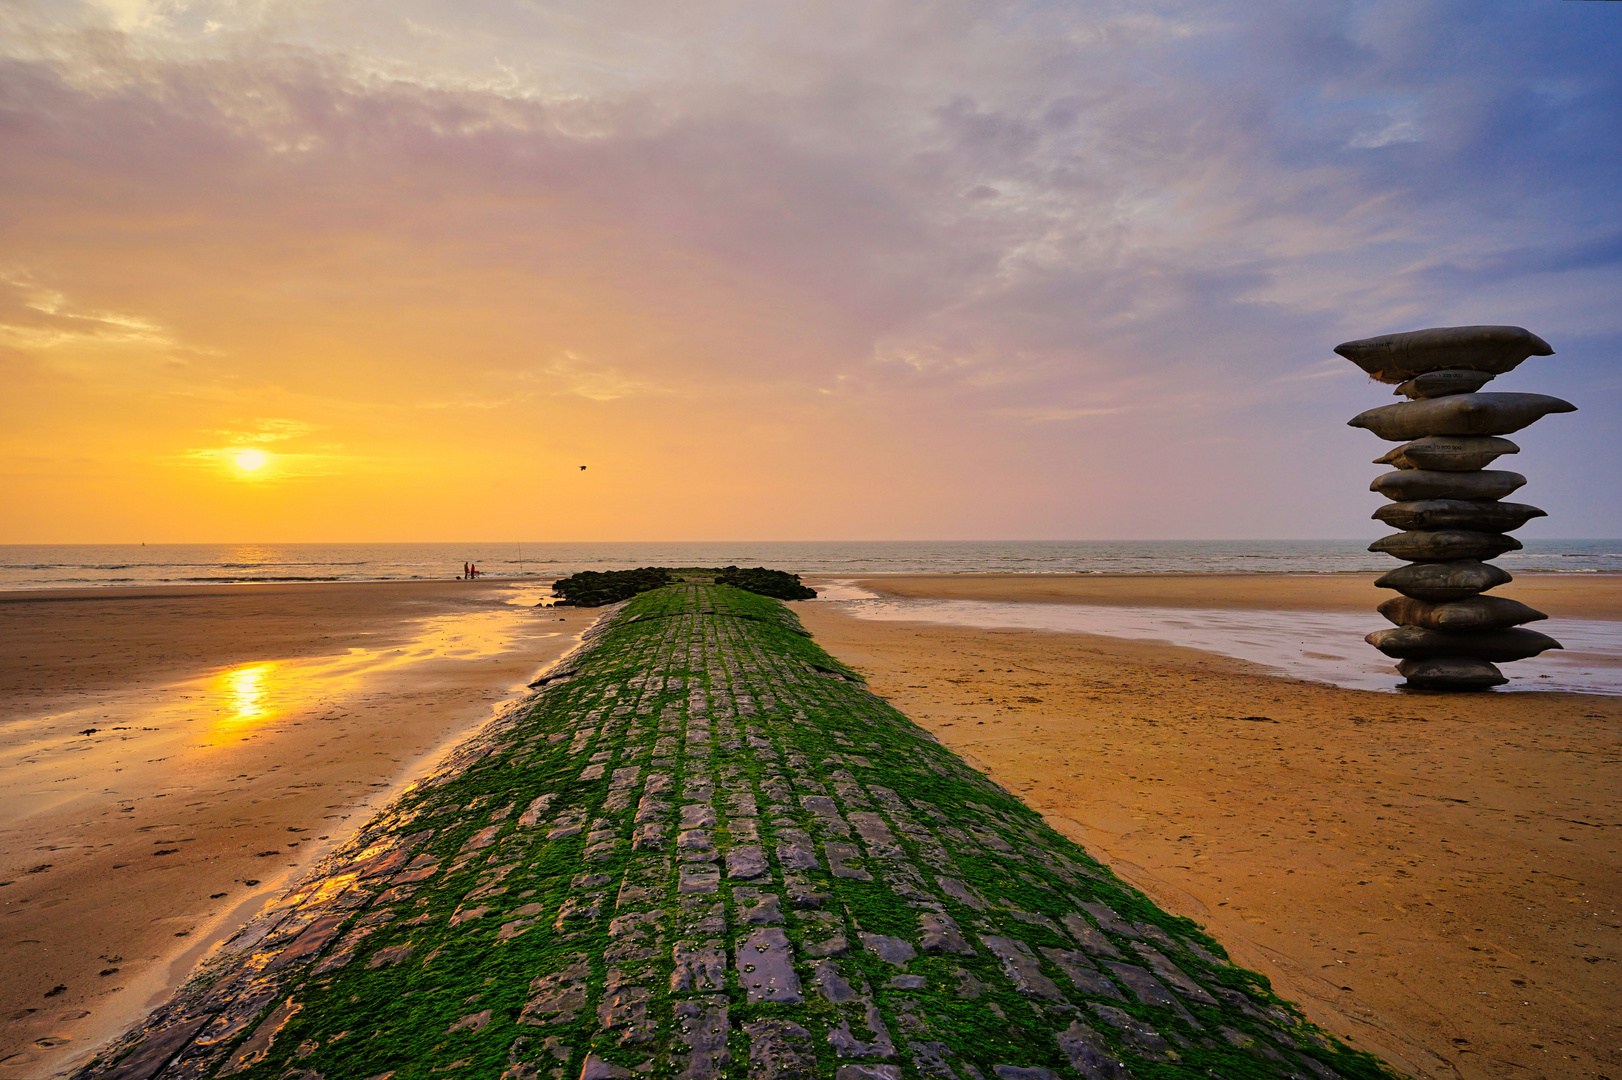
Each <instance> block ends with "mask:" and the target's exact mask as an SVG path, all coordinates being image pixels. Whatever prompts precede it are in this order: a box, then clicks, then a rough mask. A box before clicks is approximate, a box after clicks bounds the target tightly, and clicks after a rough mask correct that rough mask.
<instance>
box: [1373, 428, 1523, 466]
mask: <svg viewBox="0 0 1622 1080" xmlns="http://www.w3.org/2000/svg"><path fill="white" fill-rule="evenodd" d="M1520 452H1521V448H1520V447H1519V446H1516V445H1515V444H1514V443H1512V442H1510V441H1509V440H1508V439H1500V438H1498V437H1497V436H1496V435H1427V436H1425V437H1424V438H1423V439H1415V440H1413V441H1412V442H1406V443H1403V444H1402V445H1401V446H1399V447H1396V448H1395V449H1393V450H1391V451H1390V452H1389V453H1387V454H1386V455H1385V456H1384V457H1377V458H1375V459H1374V464H1376V465H1391V466H1393V467H1395V468H1398V469H1434V470H1436V471H1438V472H1474V471H1475V470H1477V469H1485V468H1486V467H1487V466H1488V465H1491V464H1492V463H1493V462H1494V461H1495V460H1497V459H1498V457H1499V456H1500V455H1503V454H1518V453H1520Z"/></svg>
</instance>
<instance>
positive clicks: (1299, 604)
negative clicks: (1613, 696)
mask: <svg viewBox="0 0 1622 1080" xmlns="http://www.w3.org/2000/svg"><path fill="white" fill-rule="evenodd" d="M1392 565H1397V564H1395V563H1393V564H1392ZM1378 576H1379V575H1377V574H895V575H887V576H884V577H868V578H859V579H858V578H837V579H836V578H831V577H830V578H820V579H817V580H818V581H823V582H827V581H835V580H841V581H856V582H857V583H858V584H860V585H861V586H862V587H863V588H865V589H867V590H868V591H870V592H874V593H878V594H879V595H880V596H895V597H904V598H905V597H910V598H915V599H928V600H1013V601H1019V602H1021V603H1028V604H1108V605H1116V606H1142V607H1194V608H1268V609H1272V610H1280V611H1290V610H1317V611H1357V612H1364V611H1367V612H1372V611H1373V610H1374V608H1375V606H1376V605H1378V604H1379V603H1380V602H1381V601H1383V600H1389V599H1390V598H1391V597H1393V596H1396V595H1397V594H1396V593H1395V592H1393V591H1391V590H1390V589H1377V588H1375V587H1374V579H1375V578H1376V577H1378ZM807 581H808V582H810V583H811V584H813V585H814V584H816V583H817V582H816V581H812V580H811V579H809V578H808V579H807ZM1493 595H1494V596H1508V597H1511V598H1512V599H1515V600H1519V601H1521V602H1522V603H1525V604H1531V605H1532V606H1533V607H1535V608H1537V609H1538V610H1539V611H1542V612H1544V613H1545V614H1547V615H1555V616H1566V617H1571V618H1587V619H1622V574H1526V573H1522V574H1516V575H1515V580H1514V581H1512V582H1511V583H1510V584H1508V585H1505V586H1503V587H1502V588H1498V589H1494V590H1493Z"/></svg>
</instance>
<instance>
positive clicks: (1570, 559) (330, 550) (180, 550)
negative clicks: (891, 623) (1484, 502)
mask: <svg viewBox="0 0 1622 1080" xmlns="http://www.w3.org/2000/svg"><path fill="white" fill-rule="evenodd" d="M1367 547H1368V541H1367V540H1028V541H1002V540H999V541H971V540H953V541H914V540H897V541H882V542H853V541H772V542H756V541H737V542H732V541H727V542H708V541H705V542H681V543H523V542H518V541H510V542H489V541H479V542H468V543H433V544H410V543H402V544H41V545H32V544H8V545H0V590H13V589H61V588H83V587H85V586H97V585H198V584H226V583H237V582H275V581H285V582H291V581H429V580H434V579H441V580H444V579H448V578H455V577H457V576H459V575H460V574H461V573H462V564H463V563H474V564H476V565H477V566H478V568H479V569H480V570H481V571H482V572H484V573H485V574H487V575H488V576H490V577H493V578H494V577H533V578H543V579H547V580H550V579H552V578H555V577H561V576H564V575H566V574H573V573H576V572H578V571H581V570H623V569H628V568H631V567H637V566H732V565H736V566H769V567H773V568H776V569H780V570H787V571H789V572H791V573H796V574H814V575H818V576H856V575H866V574H1146V573H1161V574H1214V573H1273V574H1338V573H1349V572H1369V571H1380V570H1385V569H1389V568H1390V567H1392V566H1394V565H1396V564H1395V563H1394V562H1393V560H1392V559H1391V557H1390V556H1387V555H1380V554H1375V553H1372V552H1370V551H1368V550H1367ZM1496 561H1497V562H1498V563H1500V564H1501V565H1502V566H1503V567H1504V568H1505V569H1506V570H1509V571H1510V572H1511V573H1514V572H1515V571H1517V570H1524V571H1543V572H1550V571H1552V572H1557V573H1573V574H1585V573H1586V574H1593V573H1622V540H1529V541H1526V547H1525V548H1524V549H1523V550H1521V551H1516V552H1511V553H1509V554H1507V555H1503V556H1500V557H1499V558H1498V559H1497V560H1496Z"/></svg>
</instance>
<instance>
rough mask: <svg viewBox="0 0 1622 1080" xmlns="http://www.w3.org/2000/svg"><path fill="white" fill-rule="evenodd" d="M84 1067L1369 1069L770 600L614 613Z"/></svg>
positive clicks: (1352, 1072)
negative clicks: (527, 694) (928, 729)
mask: <svg viewBox="0 0 1622 1080" xmlns="http://www.w3.org/2000/svg"><path fill="white" fill-rule="evenodd" d="M82 1075H83V1076H85V1077H87V1078H88V1077H97V1078H110V1077H116V1078H118V1080H147V1078H150V1077H162V1078H164V1080H179V1078H193V1077H216V1076H241V1077H244V1078H247V1080H258V1078H278V1080H295V1078H299V1080H315V1078H318V1077H319V1078H323V1080H382V1078H385V1077H386V1078H389V1080H418V1078H423V1080H428V1078H442V1077H487V1078H490V1080H497V1078H504V1080H540V1078H546V1080H576V1078H581V1080H603V1078H622V1080H630V1078H635V1077H644V1076H646V1077H682V1078H687V1080H704V1078H709V1077H722V1076H728V1077H751V1078H760V1080H769V1078H782V1080H788V1078H794V1077H835V1078H837V1080H900V1078H901V1077H927V1078H940V1080H991V1078H993V1077H997V1078H1000V1080H1058V1078H1061V1077H1085V1078H1121V1077H1129V1076H1130V1077H1195V1076H1199V1077H1211V1076H1217V1077H1224V1078H1230V1080H1232V1078H1239V1077H1303V1078H1311V1080H1317V1078H1330V1077H1336V1076H1341V1077H1347V1078H1356V1077H1380V1076H1385V1075H1387V1074H1386V1073H1384V1072H1383V1071H1382V1069H1381V1068H1380V1067H1379V1065H1378V1064H1377V1063H1376V1062H1375V1061H1374V1059H1373V1058H1370V1057H1368V1056H1367V1055H1364V1054H1358V1053H1354V1052H1352V1051H1350V1050H1348V1049H1346V1048H1345V1047H1343V1046H1341V1045H1339V1044H1338V1043H1335V1042H1333V1041H1332V1040H1330V1039H1328V1038H1326V1037H1325V1036H1324V1035H1323V1034H1321V1033H1320V1032H1318V1031H1316V1030H1315V1029H1313V1028H1311V1027H1309V1026H1307V1025H1305V1024H1303V1023H1302V1022H1301V1020H1300V1018H1299V1017H1298V1016H1297V1015H1296V1014H1295V1013H1294V1012H1292V1011H1291V1010H1290V1009H1289V1008H1288V1006H1286V1005H1284V1004H1282V1003H1281V1002H1279V1001H1278V1000H1277V999H1275V998H1274V997H1273V996H1272V995H1271V994H1270V993H1269V992H1268V991H1267V989H1266V985H1265V983H1264V982H1263V981H1262V980H1261V978H1260V977H1259V976H1256V975H1254V974H1252V973H1250V972H1247V971H1243V970H1241V969H1239V968H1236V967H1234V966H1232V965H1230V964H1229V963H1228V962H1227V961H1226V960H1225V959H1224V957H1223V953H1222V949H1221V947H1220V946H1218V945H1217V944H1216V942H1214V941H1212V940H1211V939H1210V938H1208V937H1207V936H1205V935H1204V934H1203V933H1201V932H1200V931H1199V929H1198V928H1197V927H1196V926H1194V925H1193V924H1192V923H1190V922H1188V921H1187V920H1184V919H1179V918H1174V917H1172V916H1170V915H1167V914H1166V913H1164V912H1162V911H1160V910H1158V909H1157V908H1156V907H1154V906H1153V905H1152V904H1151V903H1150V902H1149V901H1148V900H1147V899H1146V898H1145V897H1144V896H1143V895H1142V894H1141V893H1138V892H1136V891H1134V890H1133V889H1131V888H1129V887H1128V886H1126V885H1124V884H1122V883H1121V882H1120V881H1118V880H1116V879H1115V878H1114V877H1113V876H1112V875H1111V874H1110V873H1109V871H1108V870H1107V869H1105V868H1104V867H1102V866H1100V865H1099V864H1098V863H1096V862H1094V861H1093V860H1092V859H1091V858H1089V857H1088V856H1087V855H1086V853H1085V852H1083V851H1082V850H1081V849H1080V848H1079V847H1077V846H1076V845H1074V844H1073V843H1071V842H1070V841H1068V840H1066V839H1064V838H1063V837H1061V836H1060V835H1058V834H1057V833H1055V832H1054V831H1053V830H1052V829H1050V828H1048V827H1047V826H1046V825H1045V824H1043V822H1042V819H1041V818H1040V817H1039V816H1038V815H1037V814H1035V813H1034V812H1032V811H1031V810H1030V809H1029V808H1028V807H1026V806H1025V805H1024V804H1022V803H1020V802H1019V801H1018V800H1017V799H1015V798H1014V797H1012V796H1011V795H1009V794H1008V793H1007V792H1006V791H1004V790H1002V789H1001V788H999V787H997V786H996V785H995V784H993V783H991V782H990V781H989V780H987V779H986V778H985V777H984V776H982V775H980V774H979V773H977V772H975V771H974V770H973V769H970V768H969V767H968V766H967V765H965V764H964V763H963V762H962V761H960V760H959V759H958V758H957V757H955V756H954V755H953V754H951V753H950V752H949V751H947V750H945V749H943V748H942V747H941V746H940V745H938V744H937V743H936V742H934V741H933V739H932V738H931V737H930V736H928V735H927V734H925V733H924V732H923V731H922V730H921V729H920V728H918V727H917V726H915V725H914V724H912V723H911V722H910V721H909V720H907V718H906V717H904V716H902V715H901V714H900V713H898V712H897V711H896V710H895V709H893V708H891V707H890V706H889V705H887V704H885V702H883V701H881V700H879V699H878V698H876V697H874V696H873V695H872V694H871V693H869V692H868V690H867V689H866V688H865V687H864V686H863V684H862V683H861V681H860V680H859V679H858V678H857V677H856V676H854V675H853V674H852V673H850V672H849V671H847V670H846V669H845V668H844V667H842V666H841V665H840V664H839V663H838V662H837V661H835V660H833V659H832V658H831V657H829V656H828V655H827V654H826V653H824V652H823V651H822V650H821V649H819V648H817V646H816V645H815V644H814V643H813V642H812V641H811V640H810V638H809V637H807V636H806V635H805V632H804V631H803V630H802V629H801V628H800V626H799V622H798V620H797V619H796V618H795V617H794V615H793V614H792V613H791V612H790V611H789V610H788V609H787V608H786V607H784V606H783V605H782V604H781V603H778V602H777V601H774V600H768V599H765V598H763V597H760V596H755V595H753V594H750V593H746V592H742V591H740V590H737V589H733V588H729V587H725V586H712V585H676V586H671V587H667V588H662V589H659V590H656V591H654V592H650V593H645V594H643V595H641V596H638V597H636V598H635V599H634V600H631V601H629V602H628V603H626V604H625V605H624V606H623V607H621V608H619V609H617V610H615V611H612V612H610V613H609V614H608V615H607V616H606V617H605V619H604V620H603V621H602V622H600V623H598V624H597V626H595V627H594V628H593V629H592V631H590V632H589V634H588V635H587V640H586V641H585V643H584V644H583V645H582V647H581V648H580V649H579V650H578V651H577V652H575V653H574V654H573V655H572V656H570V657H569V658H568V659H567V660H566V661H565V662H564V664H563V665H562V666H561V667H560V668H559V669H558V670H557V671H555V672H554V674H553V676H552V677H551V678H550V679H549V680H547V681H546V682H545V683H544V685H542V686H541V688H540V689H539V690H538V691H537V692H536V694H535V695H534V696H533V697H532V698H530V699H528V700H527V701H526V702H524V704H523V705H522V706H521V707H520V708H517V709H515V710H513V711H512V712H510V713H509V714H508V715H507V716H506V717H505V718H504V719H502V720H499V721H497V722H495V723H493V724H492V725H490V726H489V727H487V728H486V729H485V730H484V731H483V732H482V733H481V734H480V735H479V737H478V738H477V739H475V740H474V741H472V742H470V743H468V744H466V745H465V746H463V747H462V748H461V749H460V750H459V751H458V752H457V753H456V754H455V755H454V756H453V758H452V760H451V761H450V762H449V764H447V766H446V767H445V768H444V769H442V770H441V771H440V772H439V773H437V774H436V775H434V776H432V777H430V778H428V779H427V780H425V781H423V782H421V783H419V784H417V785H416V786H415V787H413V788H412V789H410V790H409V791H407V792H406V793H405V794H404V795H403V796H401V798H400V799H399V800H398V801H397V802H396V803H395V804H394V805H393V806H392V807H391V808H390V809H389V810H387V811H386V812H385V813H384V814H383V815H381V816H380V817H379V818H378V819H377V820H376V821H374V822H372V823H371V824H370V825H369V826H368V827H367V828H366V829H365V830H364V831H363V832H362V833H361V834H360V835H359V836H358V837H357V839H356V840H355V841H354V842H353V843H352V844H351V845H349V846H348V847H347V848H346V849H345V850H344V851H342V852H340V853H338V854H337V855H334V856H333V857H332V858H330V859H328V860H327V861H326V862H325V863H323V864H322V865H321V866H320V867H318V868H317V871H316V872H315V873H314V874H312V875H311V876H310V877H309V878H308V879H307V880H306V881H304V882H303V883H302V884H300V885H299V886H298V887H297V888H295V889H294V890H293V891H292V892H291V893H290V894H288V895H287V896H286V897H285V898H284V899H283V900H282V901H281V902H280V904H279V905H278V906H277V907H276V909H275V910H273V911H270V912H267V913H266V914H265V915H264V916H263V917H262V918H260V919H259V920H257V921H255V922H254V923H253V924H252V925H250V926H249V927H248V928H246V929H245V930H244V931H242V933H240V934H239V935H238V936H237V937H236V938H234V939H233V940H232V941H231V942H230V943H228V945H227V946H226V947H225V948H224V949H223V950H222V952H221V954H220V955H219V956H218V957H217V958H216V959H215V960H214V961H213V962H212V963H211V964H210V965H208V967H207V968H206V969H205V970H204V971H203V972H202V973H200V974H199V975H198V976H197V977H196V978H194V979H193V980H192V981H191V982H190V983H189V984H188V985H187V986H186V987H184V988H183V989H182V990H181V991H180V992H179V993H178V994H177V995H176V996H175V997H174V998H173V1000H171V1001H170V1002H169V1004H167V1005H165V1006H164V1007H163V1008H161V1009H159V1010H158V1011H157V1012H156V1013H154V1014H153V1016H152V1017H151V1018H149V1020H148V1022H147V1023H146V1024H145V1025H143V1027H142V1028H141V1029H140V1030H138V1031H134V1032H132V1033H130V1035H129V1036H127V1037H126V1038H125V1039H124V1040H122V1041H121V1042H120V1043H119V1044H118V1045H116V1046H114V1047H113V1048H112V1049H110V1050H109V1051H108V1052H107V1053H105V1054H104V1055H102V1057H100V1058H99V1059H98V1060H97V1061H95V1062H93V1063H92V1064H91V1065H90V1066H89V1067H88V1068H87V1069H86V1070H85V1072H84V1073H83V1074H82Z"/></svg>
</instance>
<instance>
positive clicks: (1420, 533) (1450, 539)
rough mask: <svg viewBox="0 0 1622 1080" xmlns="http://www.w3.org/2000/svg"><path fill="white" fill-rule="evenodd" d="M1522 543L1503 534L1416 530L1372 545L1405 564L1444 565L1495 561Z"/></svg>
mask: <svg viewBox="0 0 1622 1080" xmlns="http://www.w3.org/2000/svg"><path fill="white" fill-rule="evenodd" d="M1520 547H1521V542H1520V541H1519V540H1517V539H1515V538H1514V537H1513V536H1505V535H1504V534H1503V533H1488V532H1471V531H1470V530H1468V529H1414V530H1411V531H1409V532H1400V533H1392V534H1391V535H1390V536H1382V537H1380V539H1378V540H1376V541H1375V542H1374V543H1372V544H1370V545H1369V550H1370V551H1383V552H1385V553H1386V554H1387V555H1390V556H1392V557H1393V558H1397V559H1402V560H1404V561H1406V562H1443V561H1445V560H1450V559H1496V558H1497V557H1498V556H1500V555H1502V554H1503V553H1504V552H1506V551H1519V550H1520Z"/></svg>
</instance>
